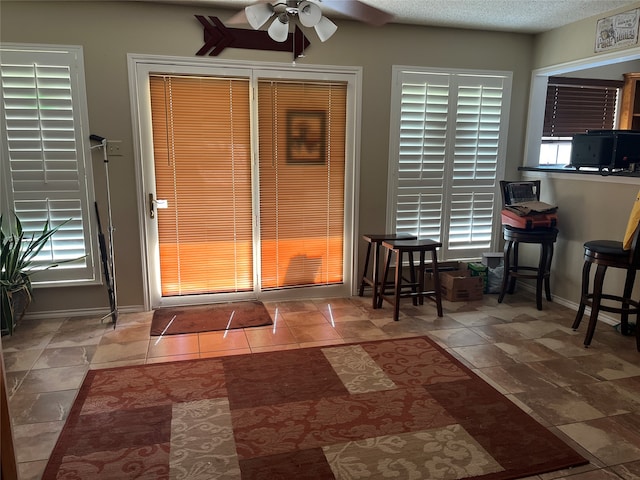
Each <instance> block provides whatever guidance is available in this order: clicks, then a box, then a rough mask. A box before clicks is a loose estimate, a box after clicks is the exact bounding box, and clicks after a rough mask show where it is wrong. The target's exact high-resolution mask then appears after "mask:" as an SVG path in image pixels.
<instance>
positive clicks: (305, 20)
mask: <svg viewBox="0 0 640 480" xmlns="http://www.w3.org/2000/svg"><path fill="white" fill-rule="evenodd" d="M298 18H299V19H300V23H301V24H302V25H304V26H305V27H315V26H316V25H317V24H318V23H319V22H320V20H322V10H320V7H319V6H318V5H316V4H315V3H311V2H308V1H306V0H304V1H302V2H300V4H299V5H298Z"/></svg>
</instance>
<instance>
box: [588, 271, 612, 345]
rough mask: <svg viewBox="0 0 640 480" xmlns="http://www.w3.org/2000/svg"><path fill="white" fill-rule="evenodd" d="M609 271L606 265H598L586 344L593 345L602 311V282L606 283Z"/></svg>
mask: <svg viewBox="0 0 640 480" xmlns="http://www.w3.org/2000/svg"><path fill="white" fill-rule="evenodd" d="M606 271H607V266H606V265H598V268H596V275H595V277H594V279H593V300H592V301H591V316H590V317H589V326H588V327H587V335H586V337H585V339H584V346H585V347H588V346H589V345H591V340H592V339H593V334H594V333H595V331H596V323H598V312H599V311H600V303H601V302H602V284H603V283H604V274H605V273H606Z"/></svg>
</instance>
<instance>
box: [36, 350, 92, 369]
mask: <svg viewBox="0 0 640 480" xmlns="http://www.w3.org/2000/svg"><path fill="white" fill-rule="evenodd" d="M96 349H97V346H96V345H85V346H78V347H63V348H46V349H45V350H44V351H43V352H42V354H41V355H40V358H38V361H37V362H36V363H35V365H33V368H34V369H42V368H53V367H70V366H74V365H89V364H90V363H91V359H92V358H93V355H94V354H95V352H96Z"/></svg>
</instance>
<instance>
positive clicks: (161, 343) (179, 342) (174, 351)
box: [148, 333, 199, 358]
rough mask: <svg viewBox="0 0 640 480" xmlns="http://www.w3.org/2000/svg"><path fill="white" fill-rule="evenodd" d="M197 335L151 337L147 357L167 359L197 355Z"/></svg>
mask: <svg viewBox="0 0 640 480" xmlns="http://www.w3.org/2000/svg"><path fill="white" fill-rule="evenodd" d="M198 352H199V347H198V334H197V333H193V334H188V335H165V336H162V337H153V338H152V339H151V341H150V342H149V352H148V357H149V358H152V357H167V356H171V355H186V354H189V353H198Z"/></svg>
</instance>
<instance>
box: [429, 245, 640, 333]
mask: <svg viewBox="0 0 640 480" xmlns="http://www.w3.org/2000/svg"><path fill="white" fill-rule="evenodd" d="M431 271H432V272H433V289H434V291H435V294H434V296H435V300H436V308H437V310H438V316H439V317H442V290H441V288H440V274H439V273H438V253H437V252H436V251H435V250H432V251H431ZM638 338H639V340H638V342H640V337H638ZM639 345H640V343H639Z"/></svg>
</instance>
